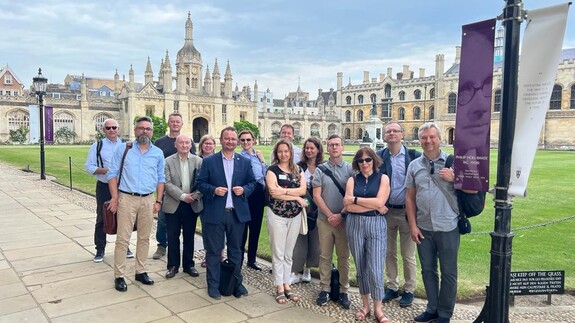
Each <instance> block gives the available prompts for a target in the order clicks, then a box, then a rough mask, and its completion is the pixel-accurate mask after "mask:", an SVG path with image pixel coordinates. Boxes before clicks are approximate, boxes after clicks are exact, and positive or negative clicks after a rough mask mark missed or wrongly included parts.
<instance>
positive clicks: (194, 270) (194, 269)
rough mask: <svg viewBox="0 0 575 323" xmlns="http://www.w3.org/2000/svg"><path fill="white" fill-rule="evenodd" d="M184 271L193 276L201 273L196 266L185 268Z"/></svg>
mask: <svg viewBox="0 0 575 323" xmlns="http://www.w3.org/2000/svg"><path fill="white" fill-rule="evenodd" d="M184 272H185V273H186V274H188V275H190V276H192V277H198V276H199V275H200V273H199V272H198V271H197V270H196V268H194V267H190V268H188V269H184Z"/></svg>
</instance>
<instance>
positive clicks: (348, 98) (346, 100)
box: [345, 95, 351, 105]
mask: <svg viewBox="0 0 575 323" xmlns="http://www.w3.org/2000/svg"><path fill="white" fill-rule="evenodd" d="M345 103H346V104H347V105H350V104H351V96H349V95H348V96H346V97H345Z"/></svg>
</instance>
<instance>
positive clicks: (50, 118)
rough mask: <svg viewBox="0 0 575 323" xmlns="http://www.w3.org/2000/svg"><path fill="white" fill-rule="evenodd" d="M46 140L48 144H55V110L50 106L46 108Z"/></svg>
mask: <svg viewBox="0 0 575 323" xmlns="http://www.w3.org/2000/svg"><path fill="white" fill-rule="evenodd" d="M44 118H45V119H44V120H45V124H44V133H45V136H44V139H45V140H46V143H47V144H52V143H54V108H53V107H50V106H45V107H44Z"/></svg>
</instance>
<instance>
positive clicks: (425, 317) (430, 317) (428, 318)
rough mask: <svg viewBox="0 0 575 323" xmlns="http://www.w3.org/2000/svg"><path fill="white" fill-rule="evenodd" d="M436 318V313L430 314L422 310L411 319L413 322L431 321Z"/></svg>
mask: <svg viewBox="0 0 575 323" xmlns="http://www.w3.org/2000/svg"><path fill="white" fill-rule="evenodd" d="M437 318H438V315H437V313H434V314H431V313H429V312H423V313H421V314H419V315H418V316H416V317H415V318H414V319H413V320H414V321H415V322H431V321H434V320H436V319H437Z"/></svg>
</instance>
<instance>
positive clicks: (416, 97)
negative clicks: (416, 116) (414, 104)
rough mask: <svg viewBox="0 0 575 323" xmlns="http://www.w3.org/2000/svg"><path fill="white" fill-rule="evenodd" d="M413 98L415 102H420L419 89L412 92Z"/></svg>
mask: <svg viewBox="0 0 575 323" xmlns="http://www.w3.org/2000/svg"><path fill="white" fill-rule="evenodd" d="M413 96H414V97H415V99H416V100H421V91H420V90H419V89H417V90H415V91H413Z"/></svg>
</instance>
